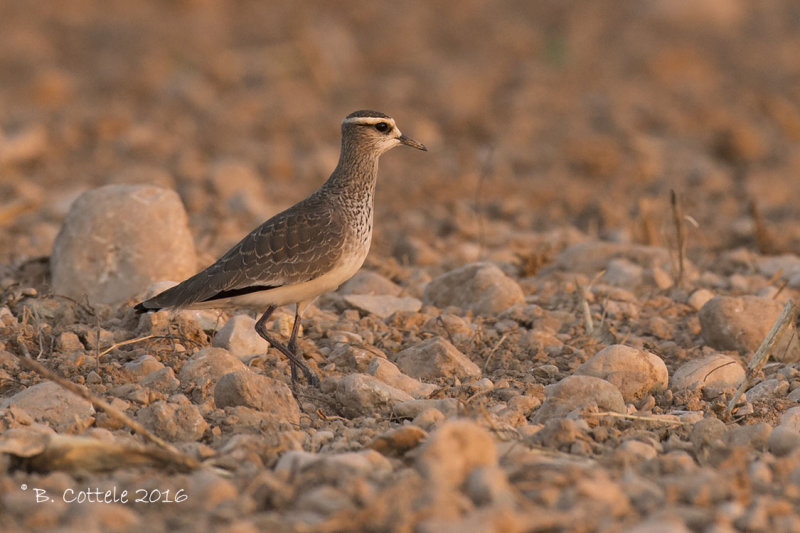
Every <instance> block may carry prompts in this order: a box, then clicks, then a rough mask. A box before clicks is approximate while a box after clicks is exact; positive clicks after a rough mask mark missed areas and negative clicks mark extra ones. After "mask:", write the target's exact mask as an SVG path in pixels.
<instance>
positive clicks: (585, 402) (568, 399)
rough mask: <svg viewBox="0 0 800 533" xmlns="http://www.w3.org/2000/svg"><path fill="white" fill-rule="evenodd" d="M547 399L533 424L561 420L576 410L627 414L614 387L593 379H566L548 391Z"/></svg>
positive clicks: (568, 377) (570, 377)
mask: <svg viewBox="0 0 800 533" xmlns="http://www.w3.org/2000/svg"><path fill="white" fill-rule="evenodd" d="M545 394H546V398H545V401H544V403H542V406H541V407H540V408H539V410H538V411H537V412H536V414H535V415H534V417H533V422H534V423H544V422H546V421H548V420H550V419H552V418H561V417H563V416H565V415H566V414H568V413H569V412H571V411H574V410H576V409H585V408H587V407H591V406H597V407H598V408H599V409H600V410H601V411H612V412H615V413H625V412H627V410H626V408H625V400H624V399H623V398H622V394H621V393H620V392H619V389H617V388H616V387H615V386H614V385H612V384H611V383H609V382H608V381H606V380H604V379H600V378H596V377H593V376H567V377H566V378H564V379H562V380H561V381H559V382H558V383H555V384H553V385H548V386H547V387H545Z"/></svg>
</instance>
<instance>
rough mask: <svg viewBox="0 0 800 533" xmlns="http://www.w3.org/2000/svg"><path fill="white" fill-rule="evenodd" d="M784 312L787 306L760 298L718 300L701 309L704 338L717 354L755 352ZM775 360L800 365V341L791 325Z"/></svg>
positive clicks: (773, 354) (718, 297)
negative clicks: (720, 352)
mask: <svg viewBox="0 0 800 533" xmlns="http://www.w3.org/2000/svg"><path fill="white" fill-rule="evenodd" d="M782 310H783V304H781V303H780V302H777V301H775V300H773V299H771V298H760V297H758V296H715V297H714V298H712V299H711V300H709V301H708V302H706V304H705V305H704V306H703V307H702V309H700V313H699V318H700V327H701V328H702V335H703V338H704V339H705V340H706V342H707V343H708V345H709V346H711V347H712V348H716V349H717V350H736V351H738V352H739V353H748V352H752V351H755V350H756V349H757V348H758V346H759V345H760V344H761V342H762V341H763V340H764V337H766V336H767V333H769V330H770V329H771V328H772V325H773V324H774V323H775V321H776V320H777V319H778V317H779V316H780V314H781V311H782ZM771 357H772V358H774V359H775V360H777V361H781V362H784V363H791V362H797V361H800V340H798V337H797V330H796V328H795V326H794V325H791V326H790V327H789V329H788V330H787V332H786V334H784V336H783V338H782V339H781V340H780V341H778V342H777V343H776V344H775V347H774V348H773V349H772V356H771Z"/></svg>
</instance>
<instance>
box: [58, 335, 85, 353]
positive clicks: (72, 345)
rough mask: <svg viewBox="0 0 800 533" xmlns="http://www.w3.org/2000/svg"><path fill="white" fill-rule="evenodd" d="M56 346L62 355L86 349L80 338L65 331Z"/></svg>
mask: <svg viewBox="0 0 800 533" xmlns="http://www.w3.org/2000/svg"><path fill="white" fill-rule="evenodd" d="M56 346H57V347H58V350H59V351H60V352H62V353H70V352H78V351H83V349H84V347H83V343H82V342H81V339H80V337H78V335H76V334H75V333H73V332H71V331H65V332H63V333H62V334H61V335H59V336H58V340H57V341H56Z"/></svg>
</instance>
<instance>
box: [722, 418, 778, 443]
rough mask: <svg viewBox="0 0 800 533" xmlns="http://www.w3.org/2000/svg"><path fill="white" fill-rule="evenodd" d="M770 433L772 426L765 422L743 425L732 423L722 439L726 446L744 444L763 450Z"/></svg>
mask: <svg viewBox="0 0 800 533" xmlns="http://www.w3.org/2000/svg"><path fill="white" fill-rule="evenodd" d="M771 433H772V426H770V425H769V424H767V423H766V422H759V423H757V424H749V425H745V426H740V425H738V424H733V425H731V426H730V427H729V428H728V430H727V431H726V432H725V435H724V436H723V438H722V440H723V442H724V443H725V444H726V445H727V446H746V447H749V448H753V449H756V450H764V449H766V447H767V442H768V441H769V436H770V434H771Z"/></svg>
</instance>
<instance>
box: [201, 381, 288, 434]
mask: <svg viewBox="0 0 800 533" xmlns="http://www.w3.org/2000/svg"><path fill="white" fill-rule="evenodd" d="M214 403H215V404H216V405H217V407H219V408H225V407H235V406H244V407H250V408H252V409H257V410H259V411H262V412H263V413H264V414H265V415H268V417H269V419H270V420H273V421H275V422H286V423H290V424H299V423H300V408H299V407H298V406H297V402H296V401H295V399H294V396H292V391H291V389H290V388H289V387H288V385H286V384H285V383H282V382H280V381H277V380H274V379H271V378H268V377H266V376H262V375H260V374H256V373H255V372H252V371H250V370H238V371H236V372H231V373H229V374H225V375H224V376H222V377H221V378H220V379H219V381H217V385H216V386H215V387H214Z"/></svg>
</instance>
